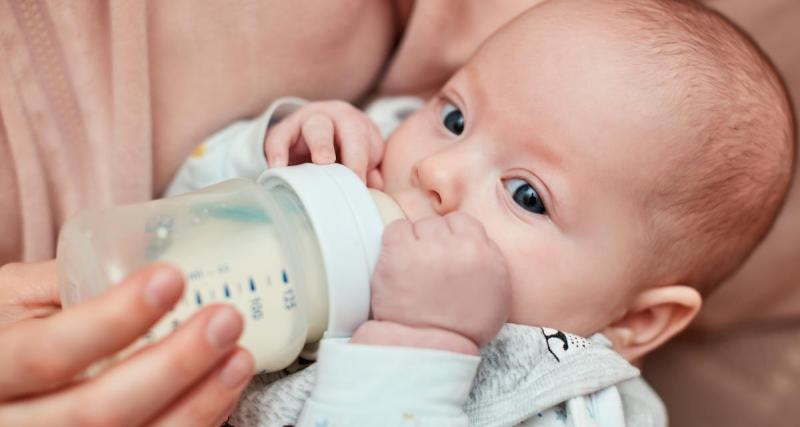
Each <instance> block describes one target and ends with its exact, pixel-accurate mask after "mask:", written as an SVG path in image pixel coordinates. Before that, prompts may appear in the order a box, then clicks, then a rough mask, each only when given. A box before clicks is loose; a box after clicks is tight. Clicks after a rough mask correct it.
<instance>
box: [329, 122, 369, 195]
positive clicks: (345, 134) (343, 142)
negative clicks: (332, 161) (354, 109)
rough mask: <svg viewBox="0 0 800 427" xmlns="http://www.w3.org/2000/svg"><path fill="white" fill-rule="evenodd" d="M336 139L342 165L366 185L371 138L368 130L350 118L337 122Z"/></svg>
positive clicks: (362, 124)
mask: <svg viewBox="0 0 800 427" xmlns="http://www.w3.org/2000/svg"><path fill="white" fill-rule="evenodd" d="M364 120H367V119H364ZM336 138H337V139H338V144H339V151H340V152H341V154H342V159H341V162H342V164H343V165H345V166H347V167H348V168H350V169H352V170H353V172H355V173H356V175H358V177H359V178H361V181H363V182H365V183H366V182H367V167H368V166H369V150H370V138H371V136H370V132H369V128H368V127H366V126H365V125H364V123H363V122H361V121H360V120H353V119H352V118H351V119H349V120H338V121H337V123H336Z"/></svg>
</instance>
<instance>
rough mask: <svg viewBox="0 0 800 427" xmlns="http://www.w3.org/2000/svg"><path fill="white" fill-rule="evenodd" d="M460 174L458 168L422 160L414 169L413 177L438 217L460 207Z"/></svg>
mask: <svg viewBox="0 0 800 427" xmlns="http://www.w3.org/2000/svg"><path fill="white" fill-rule="evenodd" d="M461 174H462V172H461V171H460V170H459V169H458V168H452V167H448V166H447V165H443V164H438V163H436V162H432V161H428V159H426V160H423V161H421V162H419V163H417V165H416V166H415V167H414V177H415V180H416V181H417V184H418V185H419V188H420V190H422V191H423V192H424V193H425V196H426V197H427V199H428V201H429V202H430V204H431V206H432V207H433V209H434V211H436V213H437V214H439V215H445V214H447V213H450V212H452V211H455V210H457V209H458V208H459V206H460V205H461V199H462V195H463V194H462V193H463V179H462V177H461Z"/></svg>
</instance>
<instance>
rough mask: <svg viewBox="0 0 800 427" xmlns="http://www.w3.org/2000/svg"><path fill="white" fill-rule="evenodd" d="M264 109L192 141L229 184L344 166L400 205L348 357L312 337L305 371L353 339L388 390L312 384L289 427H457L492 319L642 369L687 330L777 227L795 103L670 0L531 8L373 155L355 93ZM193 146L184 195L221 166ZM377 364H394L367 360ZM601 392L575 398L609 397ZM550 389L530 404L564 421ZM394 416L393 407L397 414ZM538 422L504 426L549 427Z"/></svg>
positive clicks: (727, 40) (717, 26) (367, 371)
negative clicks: (600, 348) (314, 356)
mask: <svg viewBox="0 0 800 427" xmlns="http://www.w3.org/2000/svg"><path fill="white" fill-rule="evenodd" d="M290 104H291V103H290ZM284 105H286V104H284ZM293 105H294V104H293ZM276 108H278V109H280V108H281V107H280V106H278V107H275V108H272V109H270V111H268V112H267V113H266V114H265V115H264V116H262V118H261V119H258V120H256V121H254V122H250V123H240V124H237V125H234V126H233V127H231V128H229V129H226V130H225V131H223V132H221V133H219V134H217V135H216V136H215V137H214V140H213V141H212V142H213V144H212V143H210V144H207V145H206V146H205V147H206V148H205V149H206V150H209V151H211V149H212V148H214V147H218V148H216V149H217V150H222V151H220V152H223V151H224V152H225V153H226V154H224V155H222V154H221V155H220V156H221V157H220V158H225V159H228V160H226V162H228V163H234V164H235V163H237V162H239V163H241V165H243V166H241V168H239V169H238V171H237V172H236V173H237V174H240V175H241V174H245V175H247V174H249V175H255V174H257V172H258V171H259V170H261V169H263V168H264V167H266V162H268V163H269V165H270V166H271V167H279V166H285V165H288V164H295V163H301V162H304V161H306V160H309V159H310V160H311V161H313V162H315V163H329V162H333V161H335V160H339V161H341V162H342V163H343V164H345V165H347V166H349V167H351V168H352V169H353V170H354V171H355V172H356V173H357V174H358V175H359V176H361V177H362V178H363V179H364V180H365V181H367V182H368V183H369V184H370V185H371V186H374V187H378V188H381V189H383V190H384V191H385V192H387V193H388V194H389V195H391V196H392V197H393V198H395V199H396V200H397V202H398V203H399V204H400V205H401V207H402V208H403V210H404V211H405V212H406V214H407V215H408V217H409V220H408V221H398V222H396V223H393V224H391V225H390V226H389V227H388V228H387V230H386V233H385V236H384V249H383V252H382V255H381V259H380V261H379V263H378V266H377V268H376V273H375V276H374V279H373V292H374V296H373V301H372V303H373V316H374V319H375V320H371V321H370V322H367V323H366V324H365V325H363V326H362V327H361V328H360V329H359V330H358V331H356V333H355V335H354V336H353V338H352V340H351V342H350V344H337V346H338V347H347V349H345V350H342V349H336V350H331V349H330V348H332V347H335V346H329V350H326V347H325V346H324V345H323V348H322V350H323V351H322V353H321V356H320V363H321V364H322V366H321V367H320V368H318V369H319V374H318V375H319V379H318V381H319V382H320V383H322V382H323V378H327V379H326V380H325V381H329V380H330V377H331V376H332V375H333V376H335V375H334V374H332V373H331V372H334V371H336V369H344V368H343V364H344V362H342V364H340V365H338V367H337V365H336V363H337V362H335V361H336V360H342V359H341V357H342V356H330V359H329V361H326V360H325V357H326V351H329V352H330V353H331V354H333V353H335V352H336V351H345V352H346V351H350V352H351V353H347V354H348V355H349V356H348V357H355V358H357V360H359V363H360V364H361V365H360V369H362V370H363V372H364V375H365V376H366V375H370V376H373V377H375V378H376V379H375V382H380V375H383V374H384V373H385V374H386V375H387V378H389V377H390V379H387V380H385V382H384V384H393V386H392V390H389V391H380V390H379V388H360V386H358V385H357V381H354V382H353V384H350V385H348V386H347V387H350V389H349V390H348V391H347V393H345V394H344V397H343V396H334V395H333V394H331V393H329V392H330V390H331V388H330V385H328V386H324V385H322V384H317V388H316V389H315V390H314V392H313V393H312V396H311V401H313V405H312V406H311V408H310V409H307V410H306V412H305V413H304V415H303V416H302V417H301V421H300V424H302V425H314V423H319V422H323V421H324V422H325V424H322V425H343V424H342V423H345V424H346V423H347V422H353V423H356V424H358V425H366V424H368V423H370V422H375V420H377V419H381V418H380V415H376V414H384V415H385V418H384V419H383V421H382V422H381V425H387V426H388V425H405V424H403V422H419V423H420V425H428V424H426V423H431V424H432V425H463V423H466V417H465V415H464V414H463V413H462V412H461V411H460V408H461V405H463V404H464V403H465V401H466V399H467V396H466V393H463V391H464V390H463V389H461V388H459V387H458V386H456V385H458V384H464V383H466V384H467V386H469V384H470V381H471V380H472V377H473V376H474V374H475V369H476V366H477V359H478V358H477V357H474V355H477V354H479V348H480V347H482V346H484V345H486V344H487V343H488V342H489V341H490V340H491V339H492V337H494V336H495V335H496V334H497V332H498V330H499V329H500V328H501V326H502V325H503V323H504V322H508V323H512V324H518V325H531V326H533V325H535V326H545V327H549V328H556V329H557V330H552V331H551V330H548V329H542V331H543V332H544V333H543V334H540V335H543V336H544V337H545V338H544V340H545V343H547V342H548V339H549V338H551V337H552V336H555V335H557V334H561V335H559V336H563V337H564V340H563V341H564V349H566V347H567V343H568V341H569V342H575V341H571V340H572V336H568V335H566V334H563V333H561V332H558V330H560V331H565V332H569V333H571V334H574V335H576V336H584V337H588V336H591V335H593V334H595V333H601V334H602V336H604V337H606V338H607V339H608V340H609V341H610V343H611V345H612V346H613V349H614V351H616V352H617V353H618V354H619V355H621V356H622V357H624V358H625V359H626V360H628V361H631V362H635V361H638V360H640V359H641V358H642V357H643V356H645V355H646V354H648V353H649V352H651V351H653V350H654V349H656V348H657V347H659V346H660V345H661V344H663V343H664V342H665V341H667V340H669V339H670V338H672V337H673V336H674V335H675V334H677V333H678V332H680V331H681V330H682V329H683V328H685V327H686V325H687V324H688V323H689V322H690V321H691V320H692V318H693V317H694V316H695V315H696V314H697V311H698V310H699V308H700V306H701V301H702V297H703V296H704V295H707V294H708V293H709V292H711V291H712V290H713V289H714V287H715V286H716V285H718V284H719V283H721V282H722V281H723V279H725V278H726V277H727V276H728V275H730V274H731V273H732V272H733V271H734V270H735V269H736V268H737V266H739V265H740V264H741V263H742V261H743V260H744V259H745V258H746V257H747V256H748V255H749V254H750V252H751V251H752V250H753V248H754V247H755V246H756V245H757V244H758V242H759V241H760V240H761V239H762V237H763V236H764V235H765V233H766V232H767V231H768V230H769V228H770V225H771V224H772V222H773V219H774V217H775V215H776V214H777V211H778V210H779V208H780V206H781V203H782V201H783V198H784V195H785V193H786V190H787V186H788V184H789V179H790V175H791V172H792V166H793V165H792V159H793V158H794V154H793V150H794V147H793V143H792V141H793V140H794V138H793V135H792V132H793V125H792V117H791V111H790V107H789V104H788V101H787V97H786V94H785V93H784V90H783V88H782V86H781V83H780V81H779V79H778V77H777V76H776V74H775V72H774V71H773V69H772V68H771V66H770V65H769V63H768V62H767V61H766V60H765V59H764V58H763V57H762V56H761V55H760V54H759V52H758V50H757V49H756V48H755V47H754V46H753V45H752V44H751V43H750V42H749V41H748V40H747V39H746V38H745V37H743V36H742V35H740V34H739V33H738V32H737V31H736V30H735V29H734V28H733V27H732V26H731V25H730V24H729V23H727V22H726V21H725V20H723V19H722V18H720V17H719V16H717V15H716V14H714V13H712V12H710V11H708V10H706V9H704V8H702V7H701V6H699V5H696V4H694V3H690V2H682V1H646V0H614V1H611V0H608V1H598V0H551V1H549V2H545V3H544V4H542V5H540V6H537V7H535V8H532V9H530V10H529V11H527V12H525V13H523V14H522V15H521V16H519V17H518V18H516V19H515V20H514V21H512V22H511V23H509V24H507V25H506V26H504V27H503V28H501V29H500V30H499V31H498V32H496V33H495V34H494V35H493V36H492V37H491V38H490V39H489V40H487V41H486V42H485V43H484V44H483V45H482V46H481V48H480V49H479V50H478V52H477V53H476V54H475V55H474V56H473V57H472V58H471V60H470V61H469V62H468V63H467V64H466V65H465V66H464V67H462V68H461V69H460V70H459V71H458V72H457V73H456V74H455V75H454V76H453V77H452V78H451V79H450V81H449V82H448V83H447V84H446V85H445V86H444V87H443V88H442V89H441V91H440V92H439V93H438V94H436V95H435V96H434V97H432V98H431V99H430V100H428V101H427V103H425V105H424V106H423V107H422V108H420V109H419V110H418V111H416V112H414V113H413V114H411V115H410V117H408V119H407V120H405V121H404V122H403V123H402V125H400V126H399V128H397V129H396V130H395V131H394V132H393V133H392V134H391V136H390V137H389V139H388V141H387V142H386V144H385V147H384V144H383V141H382V138H381V135H380V133H379V132H378V130H377V128H376V127H375V126H374V125H373V124H372V123H371V122H370V121H369V119H368V118H367V117H366V116H365V115H364V114H362V113H361V112H359V111H358V110H356V109H355V108H353V107H351V106H349V105H347V104H344V103H341V102H335V101H334V102H319V103H309V104H305V105H303V106H299V107H298V106H293V107H292V108H289V109H288V110H287V111H291V113H290V114H288V115H285V114H284V115H285V117H278V116H281V114H278V115H275V114H273V113H276ZM278 118H280V119H282V120H281V121H279V122H278V121H277V119H278ZM268 127H269V132H266V130H267V128H268ZM265 135H266V138H264V136H265ZM215 141H216V142H215ZM220 141H224V144H222V143H220ZM254 141H255V142H254ZM262 144H263V145H262ZM253 147H257V148H253ZM262 148H263V150H264V151H265V153H266V162H265V160H264V156H262V155H261V153H260V150H261V149H262ZM254 151H256V152H258V155H256V156H253V155H252V153H253V152H254ZM237 153H238V154H237ZM337 153H338V156H337ZM205 158H206V159H205V160H204V158H200V159H196V160H195V164H194V165H189V164H187V166H185V168H190V169H192V170H194V171H195V172H187V170H184V171H181V175H179V176H178V178H177V181H176V182H177V183H178V186H179V187H180V186H184V187H186V184H185V182H187V180H188V179H189V178H186V177H188V176H189V175H191V176H193V177H195V179H196V177H197V176H198V172H196V171H197V170H201V169H215V167H212V166H210V165H212V164H215V162H218V160H213V156H210V155H209V156H205ZM248 158H253V159H257V160H252V161H250V163H248V161H247V160H246V159H248ZM209 159H211V160H209ZM230 159H233V160H230ZM201 160H202V161H204V162H206V163H202V162H200V161H201ZM216 169H218V167H216ZM223 175H225V174H223ZM227 175H230V174H227ZM225 177H227V176H225ZM217 178H222V176H219V174H216V175H214V179H217ZM209 179H210V178H209ZM201 181H202V179H201ZM181 182H183V183H184V184H181ZM208 183H210V182H200V184H202V185H205V184H208ZM548 334H550V335H548ZM355 344H368V345H355ZM370 346H373V347H374V348H373V349H371V350H370V349H366V350H364V349H363V348H365V347H370ZM408 347H411V348H408ZM547 348H548V349H550V351H551V352H552V349H551V348H550V346H548V347H547ZM362 350H363V351H362ZM437 350H439V351H437ZM441 350H446V351H441ZM359 352H361V353H359ZM371 352H372V353H371ZM392 352H394V353H392ZM459 353H461V354H459ZM342 354H344V353H342ZM395 355H397V358H394V357H395ZM554 356H556V354H554ZM337 357H338V359H337ZM387 359H388V360H392V361H393V363H395V365H393V366H390V367H387V368H385V370H384V371H381V370H380V369H378V368H375V367H374V366H373V364H374V365H379V364H381V363H385V361H386V360H387ZM556 359H558V357H556ZM426 364H434V365H435V366H437V367H439V368H437V369H439V372H440V373H439V374H437V375H433V374H430V372H433V370H432V369H428V368H425V365H426ZM326 365H327V367H326ZM443 366H444V368H442V367H443ZM398 369H401V370H406V372H411V371H419V370H422V371H424V372H425V374H424V375H423V376H428V377H426V378H427V381H424V380H422V379H421V377H420V375H408V376H409V377H412V379H413V381H414V383H413V386H410V385H407V384H406V385H404V384H397V382H398V381H404V379H403V378H401V377H402V376H400V377H398V375H396V374H394V375H392V374H390V373H389V371H390V370H392V371H394V372H396V371H397V370H398ZM347 370H348V371H349V372H353V368H349V369H347ZM442 371H445V372H446V375H445V374H443V373H441V372H442ZM412 379H409V380H408V381H412ZM448 381H451V382H452V384H456V385H454V386H450V385H449V383H448ZM459 381H460V382H459ZM334 382H335V381H334ZM336 384H339V385H340V386H341V385H342V384H347V383H343V382H342V381H339V382H338V383H336ZM324 387H328V388H324ZM448 387H449V388H448ZM582 387H583V386H582ZM426 388H429V389H436V388H438V389H442V388H444V389H446V390H444V391H443V393H446V392H448V391H449V392H450V393H451V395H450V396H451V397H450V398H449V399H450V400H448V398H447V397H446V396H447V394H443V395H439V397H440V398H441V401H433V402H431V401H430V400H431V399H435V398H436V397H435V396H434V397H431V395H428V394H426V392H425V391H423V390H424V389H426ZM413 389H416V390H418V391H419V393H420V394H421V395H425V396H426V399H428V400H427V401H426V402H427V403H425V404H419V405H418V406H414V405H413V404H409V403H408V402H417V401H416V400H414V396H407V395H404V394H403V392H404V390H413ZM603 389H604V387H601V388H594V389H592V388H587V387H583V388H579V390H577V391H575V393H574V394H575V395H576V396H579V395H590V394H592V393H595V396H599V397H598V399H600V400H602V399H601V397H602V396H601V394H602V390H603ZM366 393H373V394H372V396H370V395H368V394H366ZM598 393H600V394H598ZM387 394H388V395H390V396H392V399H395V400H397V401H401V402H404V404H405V405H406V406H404V407H406V408H408V410H407V411H406V412H402V411H400V409H398V408H399V407H400V406H392V405H390V404H386V405H384V406H382V405H381V404H378V407H379V409H375V410H374V411H373V412H372V413H371V414H370V415H369V416H366V415H364V417H362V418H359V417H361V416H362V415H363V414H359V413H356V414H352V413H348V412H347V410H346V409H343V408H348V405H349V404H351V406H352V407H353V408H357V407H360V406H361V407H363V405H361V404H360V403H361V402H367V401H371V400H370V399H376V400H378V401H379V402H382V401H383V399H384V398H383V397H382V396H386V395H387ZM387 399H388V398H387ZM561 401H564V400H559V401H557V402H552V405H551V407H544V408H542V409H553V411H552V414H553V416H554V417H555V418H553V419H558V420H562V421H563V418H562V417H561V413H562V412H563V411H564V409H563V408H561V409H559V407H558V406H557V404H558V403H560V402H561ZM359 405H360V406H359ZM531 406H535V405H534V404H533V403H531ZM601 406H602V405H601ZM601 406H595V407H592V406H591V405H590V408H589V409H587V411H588V412H589V413H591V415H592V417H594V418H593V419H594V420H595V422H597V423H598V424H601V425H602V423H601V422H600V421H599V420H600V419H604V420H608V419H609V418H603V417H601V416H600V415H598V414H597V413H593V412H592V411H593V409H592V408H595V409H597V408H601ZM617 406H618V407H620V408H621V405H617ZM381 408H382V409H381ZM453 408H456V409H458V410H457V411H456V410H455V409H453ZM602 408H607V406H602ZM451 409H452V410H453V411H454V412H453V411H451V412H448V411H449V410H451ZM624 409H625V410H629V409H630V406H629V405H628V404H627V403H626V404H625V408H624ZM381 410H385V411H384V412H381ZM573 410H574V408H572V409H570V411H573ZM605 410H606V409H603V411H605ZM393 411H394V412H393ZM397 411H400V412H402V413H403V414H404V415H403V416H402V417H401V416H399V415H398V416H397V418H396V419H395V418H393V417H395V415H396V414H397V413H398V412H397ZM356 412H358V411H356ZM549 413H550V412H546V411H538V412H534V413H531V414H527V415H529V416H528V417H524V418H521V419H516V420H515V421H514V422H515V423H516V422H521V423H524V425H540V424H541V425H549V424H547V422H550V421H547V420H551V419H550V418H547V417H546V416H545V415H546V414H549ZM569 413H570V414H572V415H571V416H572V417H573V418H572V420H573V421H572V422H573V423H574V424H576V425H579V424H580V423H579V422H578V421H575V420H576V419H580V418H579V415H575V414H577V412H574V413H573V412H569ZM543 414H544V415H543ZM406 415H408V417H406ZM576 416H577V417H578V418H575V417H576ZM564 417H566V415H564ZM479 418H480V417H478V418H475V417H472V415H470V420H471V421H472V422H475V420H476V419H479ZM624 419H627V420H628V422H630V420H631V418H630V417H627V415H626V417H625V418H624ZM348 420H349V421H348ZM365 420H372V421H365ZM662 421H663V420H662ZM328 422H330V424H328ZM620 422H621V421H620ZM654 423H655V424H658V423H659V421H654ZM491 424H492V423H491V422H487V425H491ZM612 424H613V422H612ZM409 425H410V424H409ZM496 425H505V424H502V423H499V424H496Z"/></svg>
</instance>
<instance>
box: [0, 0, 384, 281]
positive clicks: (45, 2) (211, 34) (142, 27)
mask: <svg viewBox="0 0 800 427" xmlns="http://www.w3.org/2000/svg"><path fill="white" fill-rule="evenodd" d="M353 16H358V17H359V18H360V19H358V20H356V21H354V20H353V19H352V18H353ZM300 22H302V23H303V25H299V24H298V23H300ZM396 37H397V34H396V22H395V18H394V15H393V6H392V4H391V2H390V1H388V0H385V1H375V0H350V1H346V2H319V1H317V0H296V1H292V2H286V1H283V0H242V1H238V2H234V3H230V2H197V1H194V0H170V1H163V2H162V1H153V2H147V1H142V0H114V1H100V0H98V1H61V0H0V130H2V132H0V236H2V239H1V240H0V265H2V264H4V263H6V262H10V261H20V260H23V261H34V260H41V259H47V258H52V257H53V256H54V255H55V243H56V239H57V232H58V229H59V227H60V225H61V224H62V223H63V222H64V220H65V218H66V217H67V216H68V215H69V214H71V213H73V212H74V211H76V210H77V209H79V208H80V207H86V206H97V205H108V204H112V203H115V204H118V203H128V202H135V201H142V200H147V199H150V198H152V197H153V196H154V195H157V194H160V192H161V191H163V189H164V188H165V186H166V183H167V182H168V181H169V179H170V178H171V176H172V174H173V173H174V172H175V170H176V169H177V167H178V165H179V164H180V163H181V162H182V161H183V159H184V158H185V157H186V156H187V155H188V154H189V152H190V151H191V150H192V148H193V147H194V146H195V145H196V144H197V143H198V142H199V141H200V140H201V139H202V138H203V137H205V136H207V135H208V134H210V133H211V132H213V131H214V130H216V129H219V128H221V127H222V126H224V125H225V124H227V123H229V122H231V121H233V120H236V119H240V118H245V117H250V116H253V115H255V114H257V113H258V112H260V111H262V110H263V109H264V108H265V107H266V106H267V105H268V104H269V102H270V101H271V100H273V99H275V98H276V97H278V96H283V95H290V94H291V95H297V96H303V97H305V98H308V99H319V98H328V99H329V98H340V99H347V100H356V99H359V98H360V97H363V96H364V95H365V94H366V93H367V91H368V90H369V89H370V87H371V86H372V85H373V81H374V80H375V78H376V77H377V76H378V75H379V72H380V71H381V69H382V67H383V65H384V62H385V58H386V57H387V56H388V55H389V54H390V52H391V49H392V47H393V44H394V41H395V38H396ZM198 70H202V72H199V71H198Z"/></svg>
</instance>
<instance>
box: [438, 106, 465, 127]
mask: <svg viewBox="0 0 800 427" xmlns="http://www.w3.org/2000/svg"><path fill="white" fill-rule="evenodd" d="M442 124H443V125H444V127H445V128H447V130H449V131H450V132H452V133H453V134H455V135H461V132H464V115H463V114H461V110H459V109H458V108H456V106H455V105H453V104H451V103H449V102H448V103H446V104H444V106H443V107H442Z"/></svg>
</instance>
